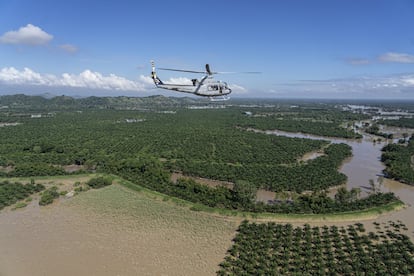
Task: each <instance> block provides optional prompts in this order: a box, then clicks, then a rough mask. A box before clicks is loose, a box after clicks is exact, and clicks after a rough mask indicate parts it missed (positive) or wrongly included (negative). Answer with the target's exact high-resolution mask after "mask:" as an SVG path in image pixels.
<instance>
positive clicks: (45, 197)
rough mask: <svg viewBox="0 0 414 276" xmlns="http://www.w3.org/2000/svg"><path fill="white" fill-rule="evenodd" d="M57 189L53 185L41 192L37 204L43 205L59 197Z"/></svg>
mask: <svg viewBox="0 0 414 276" xmlns="http://www.w3.org/2000/svg"><path fill="white" fill-rule="evenodd" d="M57 190H58V188H57V187H56V186H53V187H50V188H49V189H47V190H45V191H44V192H42V196H41V197H40V200H39V205H42V206H44V205H48V204H51V203H53V200H55V199H56V198H58V197H59V193H58V191H57Z"/></svg>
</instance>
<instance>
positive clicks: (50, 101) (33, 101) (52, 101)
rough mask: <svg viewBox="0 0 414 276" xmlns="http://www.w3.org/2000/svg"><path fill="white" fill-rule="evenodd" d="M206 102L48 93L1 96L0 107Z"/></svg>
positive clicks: (135, 106)
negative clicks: (82, 96)
mask: <svg viewBox="0 0 414 276" xmlns="http://www.w3.org/2000/svg"><path fill="white" fill-rule="evenodd" d="M206 103H209V102H208V100H206V99H198V98H189V97H184V98H178V97H165V96H159V95H157V96H149V97H126V96H120V97H87V98H75V97H73V96H71V97H69V96H65V95H62V96H54V95H52V94H49V93H46V94H42V95H38V96H28V95H24V94H16V95H5V96H0V108H3V109H4V108H12V109H49V110H57V109H59V110H62V109H67V110H70V109H83V108H101V109H103V108H105V109H106V108H109V109H144V108H156V107H179V106H183V105H191V104H206Z"/></svg>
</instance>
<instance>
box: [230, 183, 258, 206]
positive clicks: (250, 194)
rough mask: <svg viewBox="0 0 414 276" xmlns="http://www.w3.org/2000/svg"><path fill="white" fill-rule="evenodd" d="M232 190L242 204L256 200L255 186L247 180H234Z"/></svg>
mask: <svg viewBox="0 0 414 276" xmlns="http://www.w3.org/2000/svg"><path fill="white" fill-rule="evenodd" d="M233 190H234V192H235V193H236V195H237V197H238V198H239V200H240V201H241V202H242V203H243V204H244V203H254V202H255V200H256V193H257V187H256V186H255V185H254V184H252V183H250V182H249V181H245V180H236V182H235V183H234V187H233Z"/></svg>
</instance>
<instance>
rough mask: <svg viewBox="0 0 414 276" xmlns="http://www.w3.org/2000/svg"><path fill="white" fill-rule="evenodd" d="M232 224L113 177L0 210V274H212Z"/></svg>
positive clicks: (231, 230) (229, 238) (223, 252)
mask: <svg viewBox="0 0 414 276" xmlns="http://www.w3.org/2000/svg"><path fill="white" fill-rule="evenodd" d="M114 197H115V199H113V198H114ZM236 228H237V224H236V223H235V222H231V221H227V220H225V219H224V218H223V219H221V218H215V217H212V216H211V215H209V214H204V213H197V212H192V211H190V210H188V209H185V208H182V207H179V206H176V205H175V204H174V203H170V202H164V201H161V200H154V199H153V198H149V197H148V196H146V195H141V194H139V193H136V192H134V191H131V190H129V189H126V188H123V187H120V186H119V185H116V184H113V185H112V186H110V187H107V188H103V189H100V190H90V191H87V192H85V193H82V194H80V195H77V196H75V197H73V198H70V199H59V200H58V201H57V202H55V203H53V204H52V205H50V206H44V207H41V206H39V205H38V202H37V200H33V201H32V202H30V204H29V205H28V206H27V207H25V208H22V209H18V210H14V211H12V210H9V209H8V210H7V209H5V210H2V211H1V212H0V275H7V276H9V275H11V276H20V275H21V276H26V275H31V276H37V275H39V276H40V275H63V276H66V275H68V276H69V275H102V276H107V275H108V276H109V275H214V274H215V271H216V270H217V269H218V264H219V263H220V262H221V261H222V259H223V258H224V256H225V253H226V250H227V249H228V248H229V247H230V245H231V239H232V237H233V235H234V232H235V230H236Z"/></svg>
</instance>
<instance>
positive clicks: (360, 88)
mask: <svg viewBox="0 0 414 276" xmlns="http://www.w3.org/2000/svg"><path fill="white" fill-rule="evenodd" d="M273 91H274V92H273V93H271V94H273V95H276V94H278V95H281V96H284V97H315V98H395V99H397V98H407V97H409V98H413V97H414V73H413V74H399V75H388V76H375V77H373V76H371V77H366V76H365V77H355V78H342V79H325V80H303V81H296V82H292V83H285V84H281V85H278V86H276V87H274V88H273ZM279 91H280V92H281V93H276V92H279Z"/></svg>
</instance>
